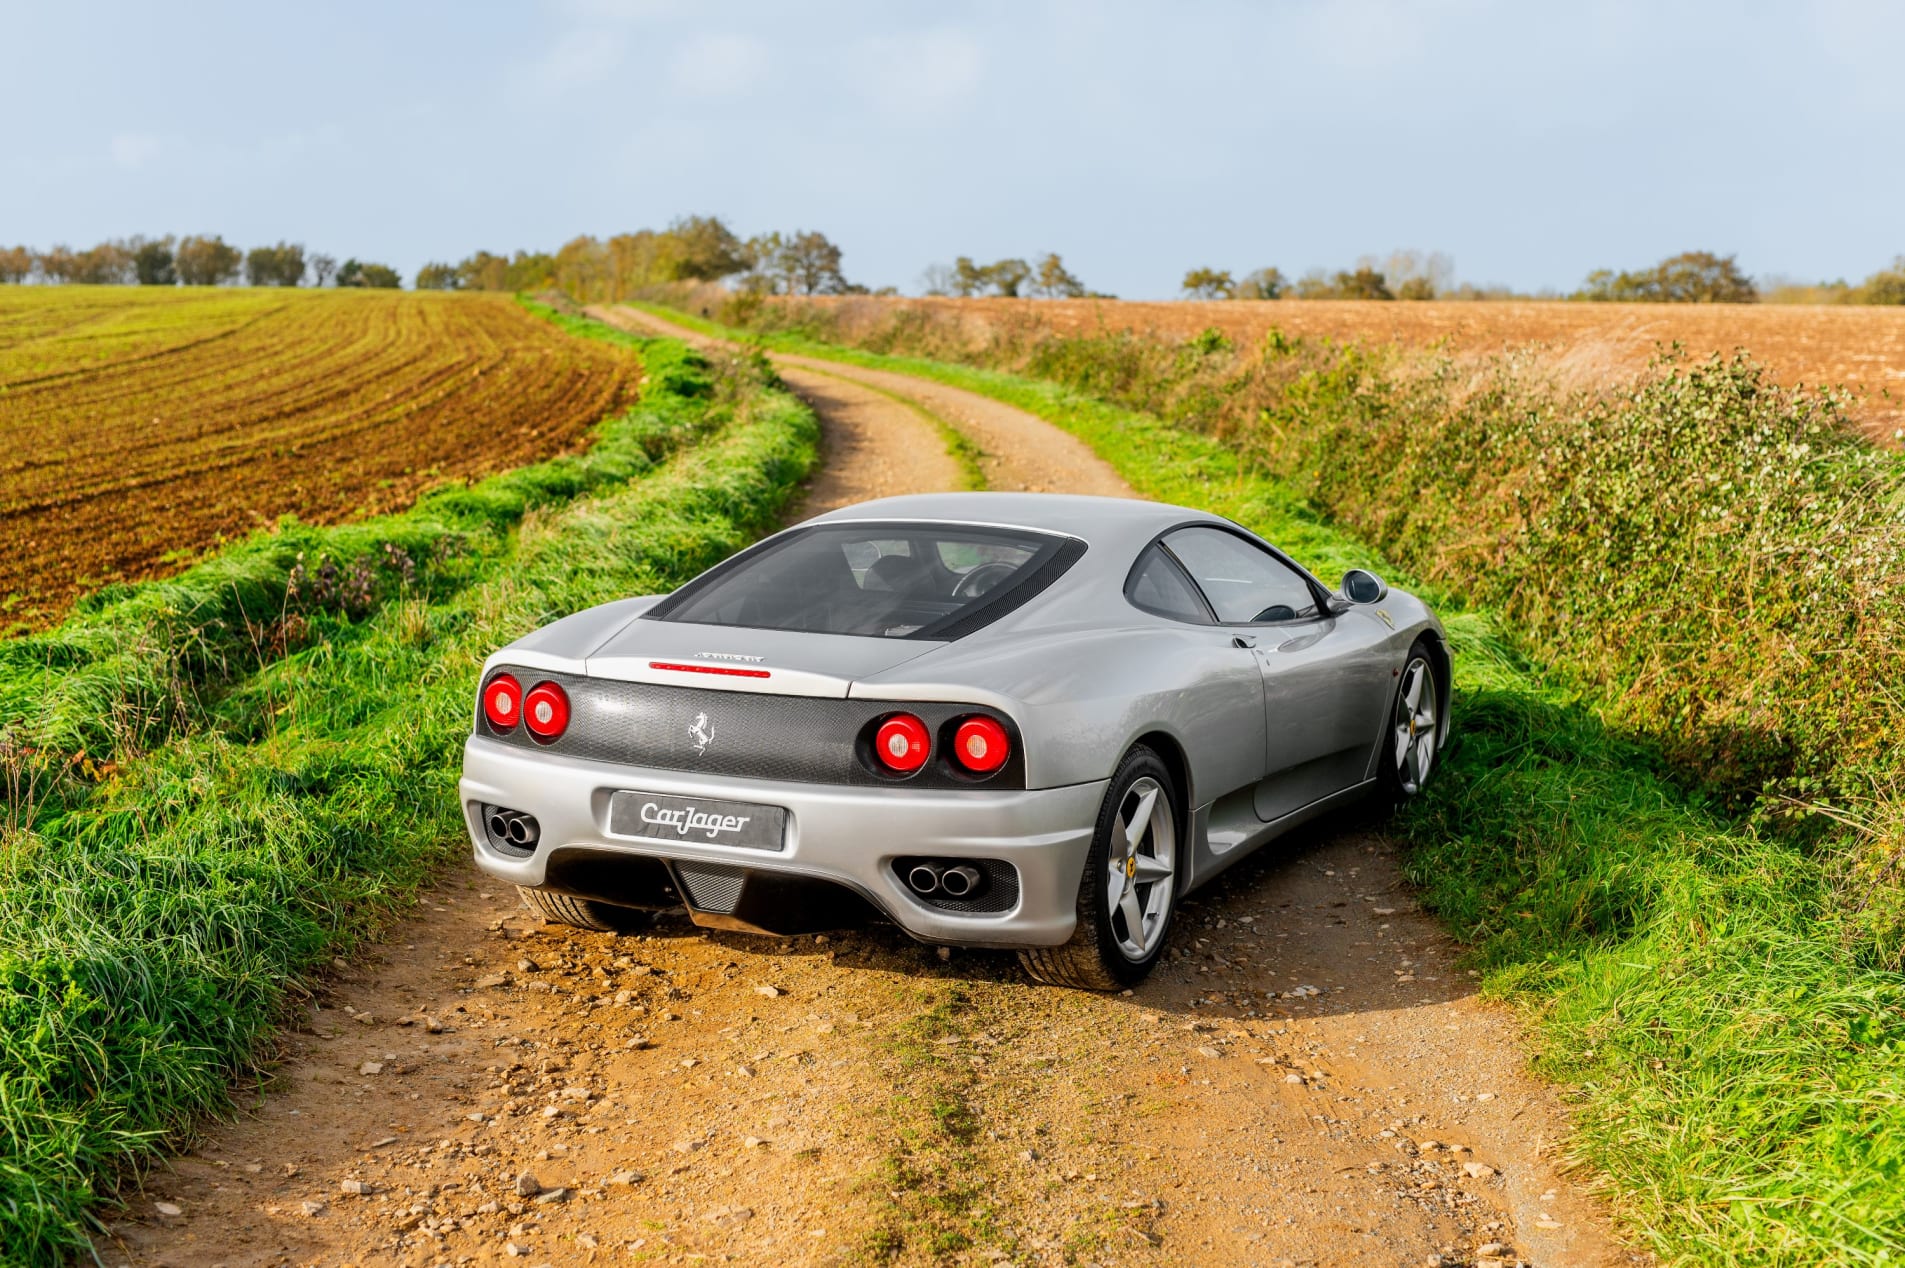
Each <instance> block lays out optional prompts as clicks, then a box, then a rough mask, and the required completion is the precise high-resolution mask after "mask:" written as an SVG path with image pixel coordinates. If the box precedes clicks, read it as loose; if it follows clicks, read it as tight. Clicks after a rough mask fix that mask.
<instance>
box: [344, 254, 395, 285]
mask: <svg viewBox="0 0 1905 1268" xmlns="http://www.w3.org/2000/svg"><path fill="white" fill-rule="evenodd" d="M337 284H338V285H339V286H365V287H370V288H373V289H377V290H393V291H394V290H397V289H399V288H400V287H402V286H403V277H402V275H400V274H399V273H398V272H397V270H396V269H393V268H391V267H390V266H389V265H388V264H372V263H369V262H368V261H361V260H355V259H351V260H346V261H344V263H343V265H342V267H340V268H339V269H338V270H337Z"/></svg>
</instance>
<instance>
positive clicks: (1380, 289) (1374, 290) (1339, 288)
mask: <svg viewBox="0 0 1905 1268" xmlns="http://www.w3.org/2000/svg"><path fill="white" fill-rule="evenodd" d="M1331 286H1332V288H1333V289H1334V290H1335V292H1336V293H1335V295H1334V298H1336V299H1394V298H1395V295H1394V293H1393V292H1391V291H1390V289H1389V283H1388V282H1387V281H1386V280H1385V279H1384V278H1383V275H1382V274H1381V273H1379V272H1377V271H1376V270H1375V269H1373V268H1371V267H1369V266H1368V265H1367V264H1364V265H1359V266H1358V267H1357V268H1356V270H1355V271H1354V272H1349V271H1347V270H1345V271H1342V272H1339V273H1337V275H1336V276H1335V278H1334V279H1333V280H1332V282H1331Z"/></svg>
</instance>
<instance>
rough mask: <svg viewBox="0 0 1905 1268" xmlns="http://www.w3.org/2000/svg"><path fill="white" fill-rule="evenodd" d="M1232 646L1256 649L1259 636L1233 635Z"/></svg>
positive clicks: (1231, 637)
mask: <svg viewBox="0 0 1905 1268" xmlns="http://www.w3.org/2000/svg"><path fill="white" fill-rule="evenodd" d="M1230 645H1231V646H1232V647H1255V646H1256V645H1257V636H1256V635H1255V634H1232V635H1231V636H1230Z"/></svg>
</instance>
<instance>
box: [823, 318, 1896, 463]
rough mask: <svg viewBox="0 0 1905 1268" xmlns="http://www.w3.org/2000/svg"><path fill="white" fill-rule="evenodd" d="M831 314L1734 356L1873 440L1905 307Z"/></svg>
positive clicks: (1571, 358)
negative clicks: (1842, 401)
mask: <svg viewBox="0 0 1905 1268" xmlns="http://www.w3.org/2000/svg"><path fill="white" fill-rule="evenodd" d="M800 302H803V303H808V302H812V303H817V304H820V305H824V306H826V307H829V308H832V309H834V310H835V311H836V312H837V313H838V314H839V317H840V319H841V321H842V322H843V323H844V331H845V332H846V333H848V334H852V333H853V332H854V331H855V330H865V329H869V328H871V327H872V326H874V325H877V324H880V323H882V322H884V321H885V320H887V319H888V318H889V317H890V316H891V315H892V314H893V313H894V312H895V311H897V310H899V309H908V308H910V309H916V310H921V311H924V312H927V313H930V314H932V315H934V316H935V317H936V318H938V319H941V320H951V321H954V322H957V323H958V324H959V325H960V326H961V327H963V328H964V329H965V331H966V332H967V335H968V337H970V338H973V339H975V340H977V339H983V338H985V337H986V335H987V333H988V332H989V331H990V330H993V329H997V328H1000V327H1004V326H1008V325H1014V324H1024V325H1030V326H1033V327H1035V328H1042V329H1045V330H1050V331H1053V332H1056V333H1060V334H1070V335H1076V334H1088V333H1103V332H1112V331H1120V330H1131V331H1136V332H1139V333H1148V334H1157V335H1163V336H1166V337H1180V338H1181V337H1186V336H1190V335H1194V334H1196V333H1197V332H1199V331H1201V330H1204V329H1206V328H1207V327H1211V326H1215V327H1217V328H1218V329H1220V330H1222V331H1223V332H1224V333H1225V334H1227V335H1229V336H1230V337H1231V338H1232V339H1234V340H1237V341H1239V342H1246V343H1254V342H1256V341H1258V340H1260V339H1262V338H1263V337H1264V335H1265V334H1267V333H1268V332H1269V331H1270V330H1272V329H1277V330H1281V331H1283V332H1284V333H1285V334H1289V335H1298V336H1307V337H1325V338H1331V339H1338V340H1344V341H1361V342H1366V343H1400V344H1403V345H1406V346H1412V347H1429V346H1434V345H1438V344H1439V345H1443V346H1446V347H1448V348H1450V349H1451V350H1453V351H1456V352H1458V353H1471V354H1481V355H1486V354H1489V353H1497V352H1502V351H1507V350H1510V349H1527V348H1530V347H1533V348H1535V349H1536V350H1537V352H1538V355H1539V356H1540V358H1541V359H1542V360H1544V361H1546V362H1548V363H1549V364H1550V365H1551V366H1552V367H1553V369H1554V370H1555V371H1556V372H1557V373H1558V374H1559V375H1560V376H1561V377H1562V378H1563V379H1564V381H1567V382H1570V383H1574V384H1579V385H1582V386H1588V385H1592V384H1593V383H1596V382H1605V381H1607V380H1608V379H1610V378H1625V377H1627V376H1629V375H1631V374H1633V373H1635V372H1637V371H1639V370H1641V369H1643V368H1645V366H1646V365H1647V362H1648V360H1649V358H1651V357H1652V356H1653V355H1654V353H1655V352H1656V350H1658V349H1659V348H1661V347H1662V346H1664V345H1668V344H1672V343H1679V344H1681V345H1682V346H1683V347H1684V348H1685V349H1686V350H1687V352H1688V353H1690V354H1692V355H1694V356H1701V357H1704V356H1706V355H1708V354H1710V353H1722V354H1730V353H1732V352H1733V351H1734V350H1735V349H1738V348H1744V349H1746V350H1747V351H1748V352H1750V353H1751V354H1752V355H1753V357H1754V358H1755V359H1756V360H1758V361H1760V362H1762V363H1763V364H1765V365H1766V366H1767V367H1768V369H1769V370H1770V371H1771V373H1772V374H1773V376H1774V377H1775V378H1776V379H1777V380H1778V381H1780V382H1781V383H1784V384H1787V385H1789V386H1791V385H1797V384H1802V383H1803V384H1806V385H1809V386H1822V385H1833V386H1840V387H1846V388H1850V389H1852V390H1853V391H1854V392H1855V393H1856V395H1857V400H1856V402H1855V404H1854V406H1853V409H1852V414H1853V417H1854V418H1855V419H1857V420H1858V422H1859V423H1860V424H1861V425H1862V426H1863V427H1864V428H1865V429H1866V430H1867V431H1868V432H1869V433H1870V434H1872V436H1873V437H1874V439H1879V440H1884V441H1888V442H1893V443H1896V442H1897V441H1898V440H1900V439H1901V437H1900V436H1899V435H1898V434H1897V433H1899V432H1900V431H1901V430H1905V308H1870V307H1851V306H1823V305H1797V304H1790V305H1789V304H1759V305H1755V304H1581V303H1566V302H1561V301H1536V300H1527V301H1505V302H1499V303H1496V302H1490V303H1468V302H1432V303H1383V302H1372V301H1367V300H1276V301H1241V300H1240V301H1225V302H1190V301H1180V302H1140V301H1128V300H1099V299H1075V300H1046V299H887V298H866V297H857V296H856V297H850V298H840V299H820V300H812V301H809V300H803V301H800Z"/></svg>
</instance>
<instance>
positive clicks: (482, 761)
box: [459, 736, 1105, 947]
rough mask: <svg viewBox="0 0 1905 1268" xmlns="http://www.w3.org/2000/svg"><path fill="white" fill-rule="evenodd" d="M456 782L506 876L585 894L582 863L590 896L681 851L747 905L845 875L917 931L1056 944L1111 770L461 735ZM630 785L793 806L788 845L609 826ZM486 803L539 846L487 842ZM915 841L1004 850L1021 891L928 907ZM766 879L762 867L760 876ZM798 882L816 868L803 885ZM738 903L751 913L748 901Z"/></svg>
mask: <svg viewBox="0 0 1905 1268" xmlns="http://www.w3.org/2000/svg"><path fill="white" fill-rule="evenodd" d="M459 789H460V792H461V797H462V802H463V814H464V823H465V826H466V827H467V828H468V829H469V832H470V838H471V841H472V843H473V844H474V847H475V856H476V864H477V866H478V867H480V868H481V869H482V870H483V871H485V872H487V873H488V874H490V875H491V876H494V877H496V878H497V879H499V880H503V881H507V882H509V883H510V884H514V885H525V886H530V887H536V886H541V885H543V884H545V882H548V883H550V885H551V887H562V888H567V889H568V890H569V891H570V892H576V884H575V881H574V878H575V877H576V876H578V875H585V876H589V877H592V878H596V879H595V880H594V881H592V882H591V885H592V886H593V888H594V889H595V891H596V892H595V894H594V895H585V896H600V897H603V898H605V899H608V900H609V901H613V900H614V897H615V896H616V894H615V893H614V892H605V890H609V891H612V884H611V883H610V878H612V875H613V873H614V871H615V869H616V866H617V863H618V862H619V861H624V860H625V861H626V865H627V870H628V872H629V874H630V876H631V877H634V876H635V874H637V873H640V872H643V871H646V872H648V873H652V874H659V869H658V867H657V863H656V860H661V861H663V862H664V863H665V864H666V865H667V866H668V868H669V874H670V875H679V870H680V866H681V865H682V864H684V863H685V864H687V865H689V866H690V867H691V868H702V869H704V870H705V869H707V868H709V867H712V868H714V869H719V870H722V871H726V870H728V869H741V870H742V871H743V873H744V874H745V878H746V881H747V886H748V891H749V894H750V897H749V898H748V899H745V900H744V905H745V903H746V902H752V903H753V904H754V907H755V909H757V911H758V909H759V907H760V906H761V904H764V903H765V904H790V903H791V904H800V903H802V902H803V901H804V899H803V897H802V895H803V893H808V892H812V893H816V894H817V893H819V892H820V891H822V890H825V889H827V888H828V887H830V886H837V887H842V888H844V889H847V890H850V891H852V892H853V893H854V894H857V895H859V897H860V898H862V899H864V900H865V901H866V902H868V903H871V904H872V905H873V906H874V907H875V908H876V909H878V910H879V911H880V912H881V913H883V914H884V915H885V916H886V917H887V918H889V919H891V920H892V921H893V922H894V923H895V924H897V925H899V926H900V927H901V928H902V929H904V930H906V932H907V933H909V934H911V935H912V936H913V937H915V938H918V939H920V940H921V941H925V942H938V943H949V944H953V945H957V946H995V947H1022V946H1056V945H1057V944H1059V943H1062V942H1064V941H1065V940H1066V939H1067V938H1069V937H1071V934H1072V929H1073V926H1074V925H1075V924H1076V922H1077V915H1076V911H1077V903H1078V882H1079V877H1080V876H1081V875H1082V874H1083V872H1084V866H1085V856H1086V854H1087V852H1088V851H1089V849H1090V846H1091V838H1092V833H1093V831H1094V828H1095V825H1096V823H1097V819H1098V810H1099V805H1100V803H1101V802H1102V801H1103V799H1104V794H1105V782H1104V781H1098V782H1095V783H1089V784H1074V785H1070V786H1067V787H1064V788H1046V789H1017V790H1015V789H1001V790H986V789H958V790H924V789H907V788H857V787H845V786H832V785H826V786H822V785H811V784H796V783H787V782H780V781H773V780H749V779H737V778H732V777H729V776H716V777H705V776H697V775H694V774H693V773H692V772H685V771H662V770H653V769H649V768H644V767H637V766H623V765H618V764H614V763H607V762H595V761H587V760H584V759H579V758H572V757H558V756H555V755H553V754H548V753H537V752H525V751H523V750H522V749H519V748H515V747H512V746H506V745H502V744H498V743H496V742H494V741H491V740H487V739H485V738H483V737H481V736H472V737H470V739H469V740H468V741H467V742H466V743H465V745H464V749H463V779H462V783H461V784H460V785H459ZM623 789H637V790H641V791H644V792H653V793H667V794H670V795H673V796H680V797H714V798H723V799H727V800H733V801H747V802H755V803H758V804H761V805H769V806H780V807H783V808H785V809H786V811H787V812H788V822H787V834H786V845H785V848H783V849H782V850H780V851H778V852H776V851H768V850H758V849H747V848H741V847H735V846H721V845H712V844H699V845H697V844H693V843H691V842H685V841H684V842H675V841H670V842H661V841H653V840H647V839H635V838H630V837H628V836H620V835H615V834H611V833H610V832H609V830H608V826H609V800H610V798H611V797H612V796H613V795H614V794H615V793H616V792H617V791H620V790H623ZM485 804H489V805H499V806H507V807H509V808H510V809H513V810H518V811H522V812H524V813H526V814H530V815H533V816H535V818H536V820H537V822H538V823H539V825H540V827H541V839H540V841H539V842H538V843H537V846H536V848H535V851H534V853H532V854H530V855H528V856H527V857H517V856H515V855H513V854H508V853H505V852H503V851H501V850H499V849H497V848H496V847H494V846H492V845H491V844H490V842H489V839H488V835H487V833H486V832H485V831H484V828H483V824H482V819H481V814H482V812H481V807H482V806H483V805H485ZM909 855H927V856H932V857H936V858H949V859H954V858H963V859H975V860H978V859H993V860H999V861H1001V862H1004V863H1007V864H1009V865H1010V866H1011V867H1013V868H1014V869H1016V871H1017V873H1018V881H1019V892H1018V896H1017V900H1016V902H1015V903H1014V904H1013V905H1012V906H1011V908H1010V909H1008V910H1005V911H1000V912H996V913H983V914H982V913H967V912H954V911H946V910H943V909H940V908H937V907H933V906H930V905H928V904H927V903H926V902H925V901H924V900H922V899H921V898H919V897H918V896H916V895H914V894H913V893H912V892H911V891H910V890H908V889H907V888H906V886H905V885H904V884H903V883H902V882H901V880H900V878H899V877H898V876H897V875H896V874H895V872H894V870H893V866H892V864H893V860H894V859H895V858H898V857H901V856H909ZM552 860H554V864H553V868H552ZM755 877H761V878H762V880H761V881H760V883H759V884H756V883H755V881H754V879H753V878H755ZM803 880H804V881H806V882H809V884H808V885H806V886H805V887H803V885H802V884H801V882H802V881H803ZM816 883H817V884H816ZM689 897H691V896H689ZM688 905H689V906H690V908H691V909H693V908H694V907H695V906H696V904H695V903H694V902H693V901H690V902H689V904H688ZM703 914H710V913H703ZM711 914H712V916H713V917H714V918H711V919H704V920H703V923H709V924H730V925H734V924H740V923H750V924H755V925H760V926H761V927H765V928H772V927H774V926H773V925H771V924H764V923H763V922H762V921H760V920H758V919H755V918H753V917H751V916H747V918H746V920H745V921H742V920H736V919H723V918H722V917H723V916H724V915H728V914H729V913H722V912H718V911H717V912H714V913H711ZM740 914H741V915H742V916H746V912H745V910H744V911H743V912H742V913H740ZM787 914H788V915H789V917H790V919H789V921H788V922H786V927H787V928H788V929H789V930H790V931H791V930H792V929H794V928H798V927H800V925H801V922H800V920H799V919H798V916H799V915H800V914H801V913H798V912H790V913H787ZM814 914H815V916H816V918H820V914H819V913H814ZM698 918H700V914H698ZM815 927H817V928H826V927H828V926H827V925H826V924H825V923H820V924H818V925H816V926H815Z"/></svg>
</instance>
